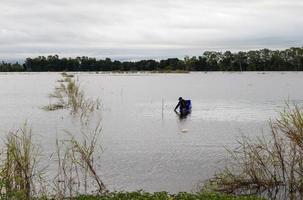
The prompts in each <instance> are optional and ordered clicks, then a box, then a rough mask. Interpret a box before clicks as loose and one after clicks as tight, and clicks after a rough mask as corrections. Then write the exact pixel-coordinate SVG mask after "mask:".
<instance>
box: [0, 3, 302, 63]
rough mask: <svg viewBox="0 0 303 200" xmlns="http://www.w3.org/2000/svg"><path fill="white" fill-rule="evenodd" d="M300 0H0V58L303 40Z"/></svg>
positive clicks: (177, 53) (182, 50)
mask: <svg viewBox="0 0 303 200" xmlns="http://www.w3.org/2000/svg"><path fill="white" fill-rule="evenodd" d="M302 13H303V1H302V0H0V60H3V59H4V60H7V59H22V58H25V57H28V56H37V55H48V54H58V55H60V56H81V55H86V56H93V57H98V58H102V57H111V58H119V59H136V58H137V59H138V58H164V57H183V56H184V55H200V54H202V53H203V51H205V50H220V51H224V50H227V49H230V50H232V51H237V50H248V49H259V48H265V47H267V48H272V49H281V48H287V47H291V46H303V14H302Z"/></svg>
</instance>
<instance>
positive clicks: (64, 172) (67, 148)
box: [54, 123, 107, 199]
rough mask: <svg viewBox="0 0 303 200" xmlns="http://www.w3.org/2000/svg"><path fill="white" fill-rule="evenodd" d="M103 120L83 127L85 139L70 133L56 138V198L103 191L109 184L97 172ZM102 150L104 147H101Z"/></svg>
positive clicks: (104, 191) (102, 192) (101, 192)
mask: <svg viewBox="0 0 303 200" xmlns="http://www.w3.org/2000/svg"><path fill="white" fill-rule="evenodd" d="M100 133H101V126H100V123H98V125H97V126H96V128H94V129H93V130H86V131H82V136H83V138H82V140H81V141H80V140H78V139H76V138H75V137H74V136H73V135H71V134H70V133H68V134H69V136H70V137H69V138H68V139H65V140H61V141H60V140H57V141H56V144H57V165H58V167H57V168H58V170H57V173H58V174H57V176H56V178H55V180H54V183H55V190H56V195H55V196H56V198H59V199H62V198H65V197H75V196H78V195H79V194H81V193H82V194H88V193H94V194H99V195H100V194H104V193H106V192H107V189H106V186H105V184H104V183H103V181H102V180H101V178H100V176H99V175H98V173H97V165H96V163H97V161H98V160H99V158H100V154H101V152H100V151H98V138H99V136H100ZM101 150H102V149H101Z"/></svg>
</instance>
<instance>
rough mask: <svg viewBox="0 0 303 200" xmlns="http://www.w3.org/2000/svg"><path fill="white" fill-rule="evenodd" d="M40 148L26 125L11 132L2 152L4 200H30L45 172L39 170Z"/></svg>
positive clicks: (0, 178)
mask: <svg viewBox="0 0 303 200" xmlns="http://www.w3.org/2000/svg"><path fill="white" fill-rule="evenodd" d="M39 157H40V155H39V147H38V146H37V145H35V144H33V142H32V131H31V129H30V128H28V126H27V125H26V124H25V125H24V126H23V127H22V128H20V129H19V130H18V131H16V132H9V133H8V135H7V137H6V140H5V145H4V148H3V149H2V151H1V163H0V183H1V184H0V191H1V197H2V198H9V199H13V198H16V199H30V198H31V197H32V196H33V195H34V194H35V192H37V191H36V188H35V187H36V186H37V184H38V182H39V181H40V180H41V175H42V174H43V171H44V170H39V169H38V162H39Z"/></svg>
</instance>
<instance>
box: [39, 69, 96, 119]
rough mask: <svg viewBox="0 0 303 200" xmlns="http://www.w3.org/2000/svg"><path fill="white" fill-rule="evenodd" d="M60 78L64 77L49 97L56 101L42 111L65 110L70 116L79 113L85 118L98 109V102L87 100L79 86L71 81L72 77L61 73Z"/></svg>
mask: <svg viewBox="0 0 303 200" xmlns="http://www.w3.org/2000/svg"><path fill="white" fill-rule="evenodd" d="M62 76H63V77H65V78H64V80H62V79H60V80H59V82H61V83H60V85H59V86H57V87H55V90H54V92H53V93H51V94H50V95H49V96H50V98H51V99H55V100H56V103H50V104H49V105H47V106H44V107H43V109H45V110H47V111H55V110H60V109H67V110H70V112H71V113H72V114H77V113H80V115H81V116H82V117H85V116H88V115H89V114H90V113H91V112H93V111H94V110H98V109H99V108H100V100H99V99H95V100H93V99H87V98H86V97H85V93H84V91H83V90H82V89H81V86H80V84H79V83H77V82H76V81H75V80H74V79H72V77H73V76H69V75H68V74H66V73H62Z"/></svg>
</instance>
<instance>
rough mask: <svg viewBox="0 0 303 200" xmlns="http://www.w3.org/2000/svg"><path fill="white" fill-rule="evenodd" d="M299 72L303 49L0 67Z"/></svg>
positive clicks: (0, 67)
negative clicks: (162, 58)
mask: <svg viewBox="0 0 303 200" xmlns="http://www.w3.org/2000/svg"><path fill="white" fill-rule="evenodd" d="M175 70H179V71H303V47H302V48H295V47H292V48H289V49H286V50H269V49H262V50H255V51H248V52H243V51H239V52H236V53H232V52H230V51H226V52H224V53H222V52H216V51H206V52H204V53H203V55H201V56H198V57H196V56H193V57H188V56H186V57H185V58H184V59H183V60H182V59H178V58H169V59H165V60H160V61H157V60H141V61H124V62H121V61H118V60H114V61H113V60H111V59H110V58H106V59H100V60H97V59H96V58H90V57H84V56H83V57H77V58H59V56H58V55H50V56H47V57H45V56H39V57H36V58H27V59H26V60H25V62H24V64H19V63H14V64H11V63H5V62H2V63H0V71H2V72H3V71H4V72H6V71H33V72H39V71H175Z"/></svg>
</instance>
